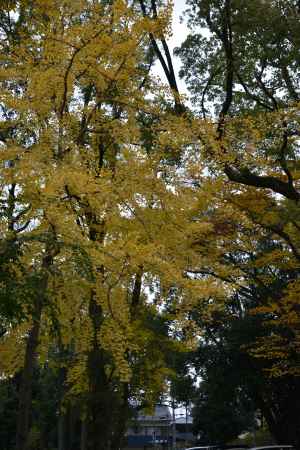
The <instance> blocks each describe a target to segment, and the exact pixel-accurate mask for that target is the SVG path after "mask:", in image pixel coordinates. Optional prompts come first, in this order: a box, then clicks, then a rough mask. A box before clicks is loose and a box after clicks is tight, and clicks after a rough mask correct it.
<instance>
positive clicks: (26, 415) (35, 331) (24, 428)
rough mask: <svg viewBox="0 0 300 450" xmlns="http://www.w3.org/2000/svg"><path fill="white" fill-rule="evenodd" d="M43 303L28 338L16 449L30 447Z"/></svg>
mask: <svg viewBox="0 0 300 450" xmlns="http://www.w3.org/2000/svg"><path fill="white" fill-rule="evenodd" d="M41 311H42V309H41V305H40V304H38V305H37V308H36V315H35V318H34V321H33V325H32V328H31V330H30V332H29V336H28V339H27V345H26V352H25V363H24V368H23V371H22V375H21V383H20V388H19V407H18V415H17V434H16V449H17V450H26V449H27V448H28V432H29V427H30V411H31V397H32V381H33V370H34V366H35V361H36V349H37V346H38V342H39V331H40V318H41Z"/></svg>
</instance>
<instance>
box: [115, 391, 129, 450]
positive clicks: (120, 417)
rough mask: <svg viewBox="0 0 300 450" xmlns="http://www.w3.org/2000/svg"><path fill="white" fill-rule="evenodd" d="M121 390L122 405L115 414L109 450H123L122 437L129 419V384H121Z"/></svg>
mask: <svg viewBox="0 0 300 450" xmlns="http://www.w3.org/2000/svg"><path fill="white" fill-rule="evenodd" d="M122 389H123V392H122V404H121V405H120V408H118V412H117V422H116V424H115V426H114V435H113V439H112V443H111V450H120V449H122V448H123V444H124V436H125V432H126V428H127V423H128V419H129V384H128V383H123V385H122Z"/></svg>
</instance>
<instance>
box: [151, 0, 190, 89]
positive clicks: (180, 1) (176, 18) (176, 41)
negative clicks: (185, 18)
mask: <svg viewBox="0 0 300 450" xmlns="http://www.w3.org/2000/svg"><path fill="white" fill-rule="evenodd" d="M184 10H185V0H174V10H173V36H172V37H171V38H170V39H168V41H167V42H168V45H169V49H170V53H171V55H172V54H173V49H174V48H175V47H179V46H180V44H181V43H182V42H183V41H184V40H185V38H186V36H187V34H188V30H187V28H186V26H185V24H183V23H180V16H181V15H182V13H183V11H184ZM173 63H174V70H175V72H176V79H177V83H178V88H179V91H180V93H181V94H186V93H187V91H186V88H185V84H184V82H183V81H181V80H180V79H179V76H178V71H179V69H180V60H179V59H178V58H175V57H174V56H173ZM154 73H155V74H157V75H159V76H160V78H161V79H162V81H163V83H166V77H165V75H164V72H163V70H162V68H161V65H160V63H159V62H158V61H157V62H156V64H155V68H154Z"/></svg>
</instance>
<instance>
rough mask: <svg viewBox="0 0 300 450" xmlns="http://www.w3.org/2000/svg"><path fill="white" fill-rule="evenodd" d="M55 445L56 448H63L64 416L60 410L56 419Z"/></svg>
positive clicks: (59, 449)
mask: <svg viewBox="0 0 300 450" xmlns="http://www.w3.org/2000/svg"><path fill="white" fill-rule="evenodd" d="M57 447H58V450H65V416H64V415H63V413H62V412H61V411H60V412H59V416H58V420H57Z"/></svg>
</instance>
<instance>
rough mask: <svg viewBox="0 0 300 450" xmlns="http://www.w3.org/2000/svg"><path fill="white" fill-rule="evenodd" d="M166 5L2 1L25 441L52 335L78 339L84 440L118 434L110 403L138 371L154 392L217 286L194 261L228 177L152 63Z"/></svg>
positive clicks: (12, 276)
mask: <svg viewBox="0 0 300 450" xmlns="http://www.w3.org/2000/svg"><path fill="white" fill-rule="evenodd" d="M169 18H170V10H169V6H167V7H166V9H164V8H162V9H161V10H159V11H156V14H155V15H154V17H151V18H149V17H148V16H147V15H146V14H145V15H143V14H137V10H136V5H134V4H131V2H126V1H122V0H117V1H114V2H103V1H92V2H91V1H88V0H80V1H79V0H78V1H71V0H67V1H64V2H57V1H55V0H49V1H47V2H45V1H44V0H43V1H35V2H33V3H32V2H31V1H26V0H25V1H16V2H7V4H6V5H5V7H4V8H3V11H2V13H1V24H2V25H1V26H2V28H1V33H2V35H3V39H2V42H1V68H0V81H1V104H2V111H3V112H2V117H1V164H2V166H1V174H0V175H1V183H2V186H3V197H2V204H3V208H4V209H3V211H4V213H3V215H2V222H1V227H2V235H3V241H2V242H3V248H4V250H5V249H6V248H7V249H8V248H13V246H16V248H17V249H18V251H17V252H15V254H14V255H13V256H11V255H10V254H9V253H4V254H5V255H7V256H6V259H5V260H4V263H3V270H4V272H3V273H5V274H7V278H9V280H10V283H14V285H15V286H16V290H15V292H16V293H17V297H16V299H15V300H14V301H16V309H15V310H14V311H15V313H14V314H12V317H10V316H8V315H7V314H6V312H5V309H3V314H4V318H5V323H4V332H3V335H2V338H1V354H2V355H3V357H2V358H1V373H2V376H6V377H7V376H14V374H15V373H17V372H18V371H21V382H20V389H19V411H18V423H17V433H16V448H17V449H18V450H21V449H25V448H28V447H30V440H29V429H30V405H31V390H32V377H33V370H34V366H35V365H36V364H37V363H38V364H40V365H43V364H44V363H45V362H46V361H48V359H49V350H50V349H51V348H53V346H54V347H55V346H57V348H59V349H62V350H68V351H70V353H71V355H72V356H71V357H70V358H67V359H66V360H65V361H63V362H61V364H62V367H64V366H67V367H65V376H64V380H63V382H64V385H65V390H66V397H65V398H66V401H67V399H68V398H73V399H74V398H75V399H77V400H78V399H79V400H80V402H79V403H80V412H81V420H82V424H83V426H84V433H83V436H84V439H83V443H82V445H83V446H84V448H88V449H93V450H96V449H99V450H100V449H105V450H107V449H109V448H118V446H119V445H120V443H119V442H120V441H119V437H118V436H117V434H118V430H117V431H116V429H114V424H110V423H109V422H108V417H109V416H110V410H111V405H112V403H113V402H117V401H121V402H123V403H122V404H123V405H124V408H125V409H126V407H128V402H129V395H130V388H131V387H132V386H136V387H135V391H133V392H134V393H135V395H137V396H139V395H140V396H141V397H143V396H144V393H145V391H146V397H147V398H148V400H147V399H146V400H147V401H148V403H149V402H150V400H151V401H152V402H153V401H154V399H155V395H157V393H158V392H159V390H160V389H162V388H163V383H164V380H165V374H166V369H165V365H164V354H163V349H164V348H165V349H167V348H168V345H171V341H172V333H173V335H174V336H176V333H175V331H174V330H175V329H176V327H179V328H181V329H182V328H184V329H186V330H187V331H186V336H187V341H189V340H190V338H192V337H193V333H194V330H190V324H189V323H188V321H187V317H188V315H187V313H188V311H189V308H190V307H191V305H193V304H194V302H196V301H199V298H200V299H201V298H207V297H210V296H219V297H220V298H221V297H222V296H223V295H224V292H226V287H225V285H224V283H223V281H222V280H218V279H214V278H212V279H211V280H209V279H208V277H204V278H203V279H195V278H193V276H190V275H189V274H190V273H191V272H190V271H191V270H192V268H193V267H197V268H199V266H200V265H203V266H204V267H208V266H209V265H210V264H212V261H213V260H214V259H215V260H216V261H218V267H219V268H220V270H221V265H222V262H220V260H219V255H220V253H221V251H222V250H221V247H220V246H216V245H215V236H214V233H213V226H212V225H211V224H210V223H209V220H208V219H207V211H208V210H209V207H210V204H211V202H213V199H214V196H215V193H216V188H218V189H219V187H220V183H221V184H222V182H223V181H222V179H221V180H220V181H219V184H218V183H217V182H216V187H215V185H214V182H213V183H212V182H211V181H210V180H209V179H208V177H207V176H206V175H205V171H204V166H202V165H201V163H200V164H199V161H198V159H197V154H198V145H197V144H195V142H196V141H195V132H194V131H195V130H194V128H193V127H191V123H190V119H189V117H187V116H185V115H184V114H182V112H183V111H182V110H181V111H180V112H181V113H180V114H178V107H177V108H175V110H174V109H173V108H172V107H171V106H170V105H171V104H172V98H173V95H174V93H172V92H170V93H169V92H168V91H167V90H166V88H165V87H163V86H161V85H159V84H158V82H157V81H156V80H155V79H152V78H150V77H149V73H148V66H147V61H148V59H149V58H148V49H149V45H150V44H151V41H152V42H153V39H155V38H156V37H157V38H159V39H161V36H162V35H163V34H164V33H168V28H169V22H168V20H169ZM176 99H177V104H178V97H176ZM179 109H180V108H179ZM203 129H206V128H205V125H203ZM209 132H210V127H209V126H208V127H207V133H208V134H209ZM173 155H175V157H172V156H173ZM191 179H194V180H195V179H197V180H198V181H199V182H201V185H202V190H201V191H199V190H198V189H197V191H196V189H195V186H194V184H193V183H191V182H190V181H191ZM215 181H217V180H215ZM5 251H6V250H5ZM224 270H226V268H224ZM4 281H5V280H4ZM5 289H7V285H5V286H4V291H3V293H4V297H5V298H7V297H6V293H7V292H8V291H7V290H5ZM174 289H175V291H176V295H171V292H173V291H174ZM227 289H231V288H227ZM150 293H152V294H151V295H150ZM169 301H172V302H173V304H174V305H173V310H174V314H173V315H172V316H170V318H169V319H168V320H169V321H170V322H171V323H173V331H172V332H167V334H166V335H165V338H164V339H165V346H162V351H161V352H159V351H157V352H155V353H154V354H152V356H151V348H150V347H149V342H155V330H154V329H153V328H151V326H150V325H151V321H149V320H146V317H147V316H148V317H149V314H150V312H151V314H150V315H157V316H158V317H159V316H160V315H161V314H162V312H163V310H164V305H165V304H166V303H167V302H169ZM17 309H19V310H20V314H19V315H17V313H16V311H17ZM1 314H2V310H1ZM189 330H190V331H189ZM162 339H163V335H162ZM168 341H170V343H168ZM164 351H166V350H164ZM134 368H136V370H138V368H139V372H138V373H139V374H140V380H138V382H137V378H134V376H133V373H132V370H134ZM131 380H134V382H132V385H131V384H130V383H131ZM120 398H122V399H121V400H120ZM123 411H124V409H123ZM60 414H63V404H62V405H61V411H60ZM120 429H121V430H122V431H123V432H124V423H123V424H121V425H120ZM116 436H117V438H116ZM115 438H116V439H115Z"/></svg>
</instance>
